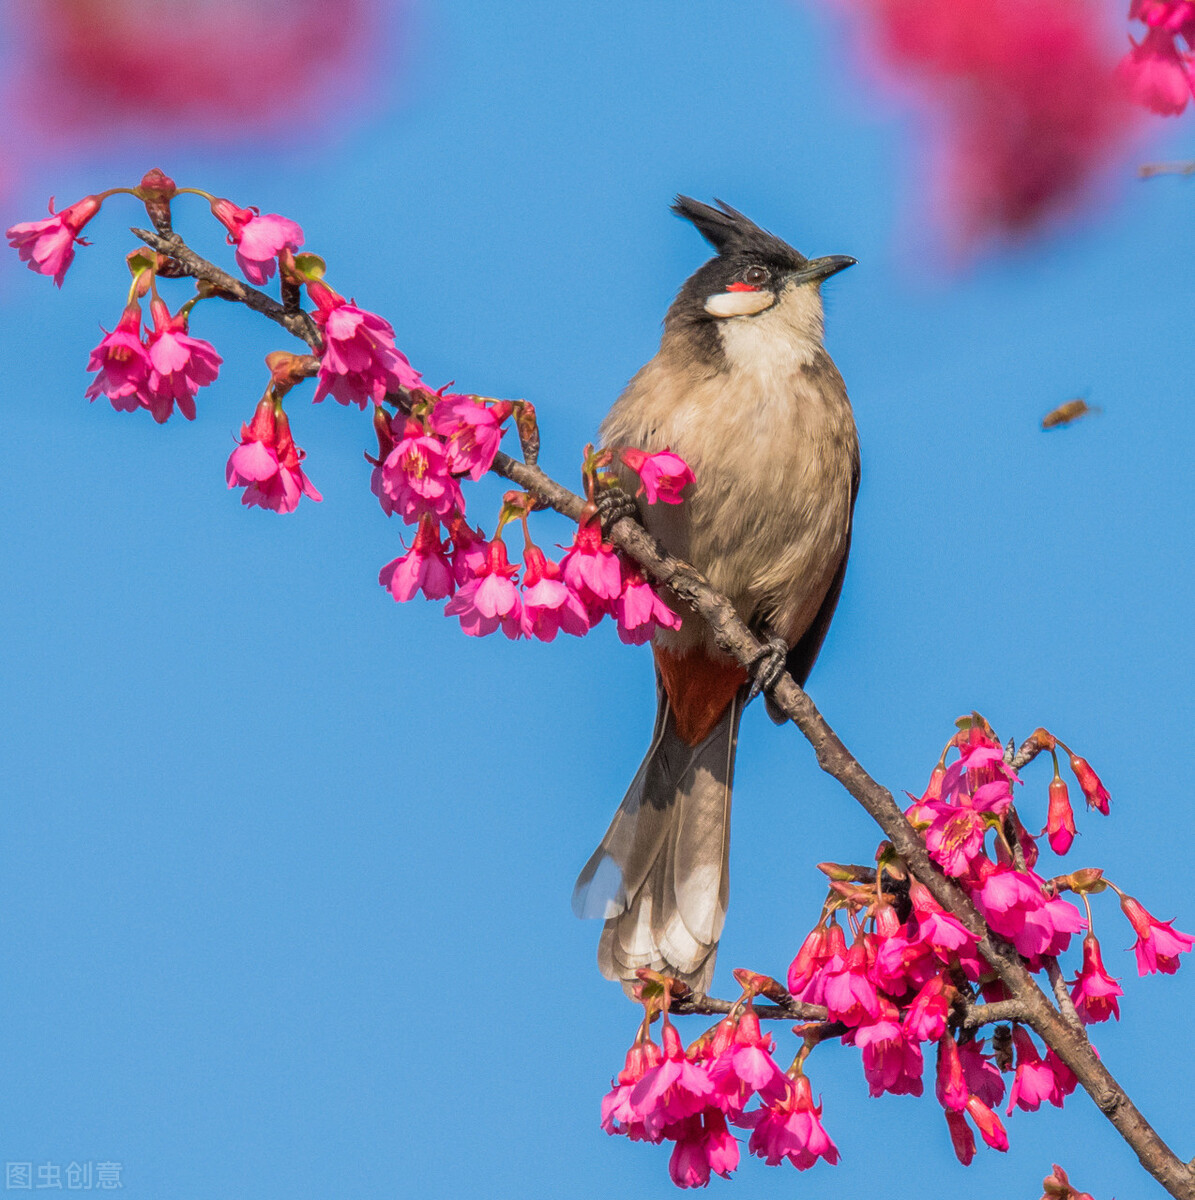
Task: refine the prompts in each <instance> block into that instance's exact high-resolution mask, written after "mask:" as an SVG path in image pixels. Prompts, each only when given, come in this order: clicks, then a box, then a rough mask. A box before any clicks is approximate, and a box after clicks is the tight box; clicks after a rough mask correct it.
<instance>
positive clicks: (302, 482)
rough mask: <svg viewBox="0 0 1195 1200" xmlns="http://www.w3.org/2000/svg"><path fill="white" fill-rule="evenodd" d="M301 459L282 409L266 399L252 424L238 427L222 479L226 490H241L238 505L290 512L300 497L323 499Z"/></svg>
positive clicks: (303, 455) (254, 415)
mask: <svg viewBox="0 0 1195 1200" xmlns="http://www.w3.org/2000/svg"><path fill="white" fill-rule="evenodd" d="M304 457H305V454H304V452H303V451H302V450H300V449H299V447H298V446H296V445H295V442H294V438H292V437H291V432H290V422H289V421H288V420H287V417H286V413H284V412H283V411H282V406H281V405H280V404H277V403H276V402H275V401H274V399H273V398H272V397H270V396H266V397H265V399H263V400H262V401H261V403H260V404H258V406H257V411H256V412H255V413H254V414H253V420H252V422H251V423H250V424H248V425H242V426H241V440H240V443H239V444H238V445H237V448H236V449H235V450H233V452H232V453H231V454H230V455H229V456H228V466H227V468H226V469H225V477H226V478H227V480H228V486H229V487H230V488H234V487H243V488H244V489H245V491H244V494H243V495H242V496H241V503H242V504H245V505H248V506H249V507H250V508H254V507H256V508H269V509H273V511H274V512H294V510H295V509H296V508H297V507H298V504H299V501H300V500H301V499H302V498H303V497H304V496H307V497H309V498H310V499H312V500H322V499H323V497H322V496H321V495H320V494H319V492H317V491H316V490H315V487H314V486H313V485H312V483H311V481H310V480H309V479H308V478H307V476H306V475H305V474H304V473H303V468H302V467H301V466H300V465H299V464H300V463H301V462H302V461H303V458H304Z"/></svg>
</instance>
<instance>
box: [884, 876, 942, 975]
mask: <svg viewBox="0 0 1195 1200" xmlns="http://www.w3.org/2000/svg"><path fill="white" fill-rule="evenodd" d="M927 894H928V893H927ZM934 957H935V956H934V953H933V950H932V949H931V948H930V947H929V946H928V945H927V944H925V943H924V942H923V941H921V940H920V939H919V938H914V937H912V936H911V935H910V934H909V933H908V929H907V926H904V925H900V924H899V923H897V921H896V915H895V913H894V912H892V909H891V906H890V905H882V906H881V907H880V909H879V912H878V913H877V917H876V951H875V956H874V958H873V959H872V962H871V966H870V971H869V973H870V975H871V979H872V982H874V983H875V985H876V986H877V987H878V988H880V989H881V990H882V991H885V992H887V993H888V994H889V995H892V996H902V995H904V993H905V992H907V991H910V990H911V989H915V988H919V987H920V986H921V985H922V984H923V983H924V982H925V981H926V980H927V979H930V978H931V977H932V976H933V975H934V973H935V971H936V970H937V963H936V962H935V961H934Z"/></svg>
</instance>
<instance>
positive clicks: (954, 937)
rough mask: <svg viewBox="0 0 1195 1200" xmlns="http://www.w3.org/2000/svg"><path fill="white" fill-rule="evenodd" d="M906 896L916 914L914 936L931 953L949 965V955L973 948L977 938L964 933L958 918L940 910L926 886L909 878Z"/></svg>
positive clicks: (965, 931) (964, 929)
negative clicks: (915, 935)
mask: <svg viewBox="0 0 1195 1200" xmlns="http://www.w3.org/2000/svg"><path fill="white" fill-rule="evenodd" d="M909 899H910V900H911V901H912V902H913V911H914V912H915V913H916V914H917V938H918V940H919V941H922V942H924V943H925V944H926V945H928V946H930V947H932V949H933V951H934V953H935V954H936V955H937V956H938V957H939V958H940V959H941V960H942V961H943V962H944V963H947V964H949V963H950V962H951V956H952V955H954V954H956V953H957V952H958V951H960V950H970V949H973V948H974V947H975V946H976V945H977V944H978V939H976V938H975V937H973V936H972V935H971V934H970V933H968V932H967V930H966V928H965V926H964V925H963V923H962V922H961V921H960V920H959V919H958V917H956V916H953V915H952V914H950V913H948V912H946V911H944V910H943V908H942V906H941V905H940V904H939V903H938V902H937V901H936V900H935V899H934V898H933V896H932V895H931V894H930V892H929V889H928V888H927V887H925V885H924V884H921V883H918V882H917V880H915V879H913V880H910V883H909Z"/></svg>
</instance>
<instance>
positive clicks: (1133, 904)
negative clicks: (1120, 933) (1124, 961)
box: [1120, 895, 1195, 975]
mask: <svg viewBox="0 0 1195 1200" xmlns="http://www.w3.org/2000/svg"><path fill="white" fill-rule="evenodd" d="M1120 907H1121V909H1123V911H1124V915H1125V916H1126V917H1128V919H1129V924H1130V925H1132V927H1133V932H1134V933H1136V935H1137V943H1136V945H1134V947H1133V950H1134V951H1135V952H1136V954H1137V974H1138V975H1152V974H1154V973H1155V972H1157V971H1161V972H1162V974H1163V975H1173V974H1174V973H1175V971H1177V970H1178V965H1179V964H1178V956H1179V955H1180V954H1185V953H1186V952H1187V951H1188V950H1190V949H1191V947H1192V946H1195V938H1193V937H1191V936H1190V935H1189V934H1186V933H1179V931H1178V930H1177V929H1172V928H1171V925H1172V924H1173V922H1171V921H1159V920H1157V919H1156V918H1154V917H1152V916H1151V915H1150V914H1149V913H1148V912H1147V911H1146V910H1145V908H1144V907H1143V906H1142V905H1141V904H1139V903H1138V902H1137V901H1136V900H1134V899H1133V897H1132V896H1124V895H1122V896H1121V897H1120Z"/></svg>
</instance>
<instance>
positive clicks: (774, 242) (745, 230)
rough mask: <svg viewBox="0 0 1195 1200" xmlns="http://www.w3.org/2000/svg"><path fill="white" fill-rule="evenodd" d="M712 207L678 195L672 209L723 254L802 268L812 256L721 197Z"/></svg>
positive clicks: (793, 268) (792, 267) (797, 268)
mask: <svg viewBox="0 0 1195 1200" xmlns="http://www.w3.org/2000/svg"><path fill="white" fill-rule="evenodd" d="M714 203H715V204H716V205H717V206H718V207H717V208H712V207H710V205H708V204H702V203H701V201H700V200H694V199H692V198H691V197H689V196H677V198H676V203H675V204H673V206H672V211H673V212H674V213H676V215H677V216H678V217H684V218H685V220H686V221H691V222H692V223H693V224H694V225H695V226H696V227H697V231H698V233H700V234H701V236H702V237H703V238H705V240H706V241H707V242H709V244H710V245H711V246H713V248H714V249H715V250H717V252H718V254H719V255H721V256H723V257H727V258H729V257H733V258H756V259H762V260H764V261H766V262H772V263H777V264H781V265H783V266H785V267H788V268H790V269H791V270H794V271H795V270H800V269H801V268H802V267H803V266H804V265H805V264H806V263H807V262H808V261H809V260H808V259H807V258H806V257H805V256H804V255H803V254H799V253H798V252H797V251H796V250H794V249H793V248H792V247H791V246H790V245H789V244H788V243H787V242H782V241H781V240H780V239H779V238H778V237H776V235H775V234H772V233H768V231H767V230H766V229H761V228H760V227H759V226H758V225H756V224H755V222H754V221H752V220H751V219H750V218H749V217H745V216H743V214H742V213H741V212H739V211H738V209H735V208H731V207H730V205H729V204H725V203H723V202H722V201H721V200H715V201H714Z"/></svg>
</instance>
